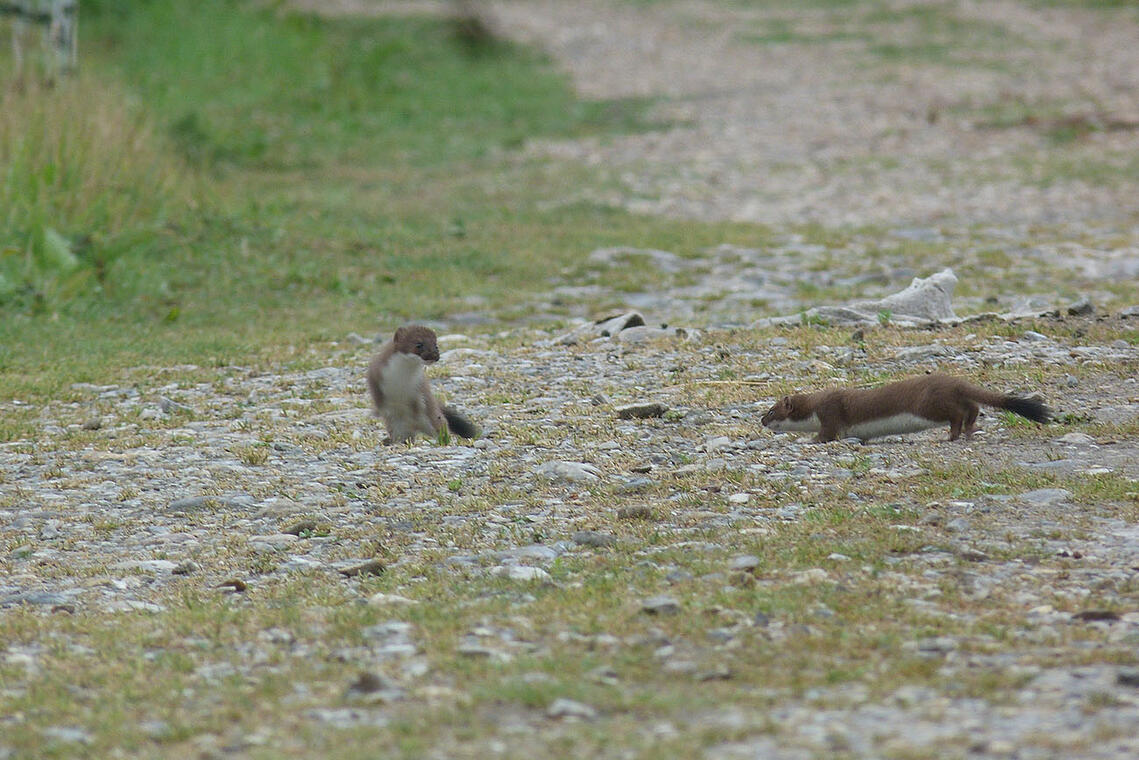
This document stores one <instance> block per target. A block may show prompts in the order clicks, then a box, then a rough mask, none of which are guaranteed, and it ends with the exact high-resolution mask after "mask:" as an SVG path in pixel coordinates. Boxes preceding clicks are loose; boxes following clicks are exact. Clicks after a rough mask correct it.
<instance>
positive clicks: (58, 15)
mask: <svg viewBox="0 0 1139 760" xmlns="http://www.w3.org/2000/svg"><path fill="white" fill-rule="evenodd" d="M0 16H8V17H10V18H11V19H12V60H13V63H14V64H15V69H16V74H17V76H18V75H19V74H21V73H22V70H23V66H24V61H25V56H26V53H27V47H26V45H25V44H24V33H25V31H26V30H27V26H28V24H37V25H39V26H42V27H43V32H44V34H43V58H44V69H45V74H46V75H47V78H48V79H54V78H55V76H56V74H63V73H67V72H69V71H73V70H74V69H75V67H76V66H77V65H78V63H79V44H78V40H79V34H78V32H79V0H0Z"/></svg>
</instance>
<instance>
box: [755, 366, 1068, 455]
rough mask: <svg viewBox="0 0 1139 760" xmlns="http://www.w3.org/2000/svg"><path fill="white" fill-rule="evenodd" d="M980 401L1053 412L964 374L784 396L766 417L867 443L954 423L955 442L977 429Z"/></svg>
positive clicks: (1041, 416) (780, 427) (778, 425)
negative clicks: (971, 380)
mask: <svg viewBox="0 0 1139 760" xmlns="http://www.w3.org/2000/svg"><path fill="white" fill-rule="evenodd" d="M980 404H983V405H985V406H993V407H997V408H999V409H1007V410H1008V411H1010V412H1013V413H1014V414H1019V415H1020V416H1021V417H1027V418H1028V419H1030V420H1032V421H1033V422H1047V421H1048V420H1049V419H1050V418H1051V416H1052V415H1051V412H1049V411H1048V408H1047V407H1046V406H1044V404H1042V403H1040V402H1039V401H1037V400H1035V399H1029V398H1018V397H1016V396H1007V395H1005V394H1002V393H995V392H993V391H988V390H985V389H984V388H979V387H977V386H976V385H973V384H972V383H969V382H966V381H965V380H962V379H961V378H959V377H951V376H950V375H923V376H921V377H912V378H910V379H909V380H901V381H899V382H896V383H890V384H889V385H883V386H882V387H880V388H873V389H871V390H850V389H845V388H836V389H831V390H825V391H818V392H816V393H799V394H796V395H794V396H784V397H783V398H781V399H780V400H779V401H777V402H776V403H775V405H774V406H773V407H771V408H770V409H769V410H768V411H767V413H766V414H765V415H763V420H762V422H763V425H764V427H768V428H771V429H772V430H775V431H779V432H786V431H801V432H811V433H818V435H817V436H816V437H815V441H816V442H818V443H826V442H827V441H833V440H836V439H838V438H860V439H862V440H863V441H867V440H870V439H871V438H877V437H879V436H883V435H900V434H902V433H915V432H917V431H919V430H928V429H929V428H934V427H938V426H939V425H944V424H946V423H948V424H949V440H951V441H955V440H957V438H958V437H960V435H961V433H965V437H966V438H968V437H970V436H972V435H973V432H974V431H975V430H976V429H977V413H978V411H979V406H978V405H980Z"/></svg>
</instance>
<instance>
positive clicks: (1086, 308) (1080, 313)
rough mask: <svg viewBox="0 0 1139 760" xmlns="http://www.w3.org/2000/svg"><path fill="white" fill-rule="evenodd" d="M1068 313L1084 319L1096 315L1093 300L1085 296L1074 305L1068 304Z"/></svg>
mask: <svg viewBox="0 0 1139 760" xmlns="http://www.w3.org/2000/svg"><path fill="white" fill-rule="evenodd" d="M1067 311H1068V314H1070V315H1071V316H1074V317H1084V316H1088V315H1090V314H1095V306H1093V305H1092V302H1091V299H1089V298H1087V297H1086V296H1085V297H1083V298H1081V299H1080V300H1078V301H1075V302H1074V303H1071V304H1068V309H1067Z"/></svg>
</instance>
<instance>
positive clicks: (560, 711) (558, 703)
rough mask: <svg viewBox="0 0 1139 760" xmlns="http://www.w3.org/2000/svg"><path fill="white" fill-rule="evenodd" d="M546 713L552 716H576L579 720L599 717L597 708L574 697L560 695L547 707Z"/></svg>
mask: <svg viewBox="0 0 1139 760" xmlns="http://www.w3.org/2000/svg"><path fill="white" fill-rule="evenodd" d="M546 715H547V717H550V718H555V719H559V718H576V719H578V720H593V719H594V718H596V717H597V710H596V709H594V708H593V707H591V706H589V705H587V704H585V703H584V702H577V701H575V700H572V699H566V698H564V697H559V698H558V699H555V700H554V701H553V702H552V703H550V706H549V707H548V708H546Z"/></svg>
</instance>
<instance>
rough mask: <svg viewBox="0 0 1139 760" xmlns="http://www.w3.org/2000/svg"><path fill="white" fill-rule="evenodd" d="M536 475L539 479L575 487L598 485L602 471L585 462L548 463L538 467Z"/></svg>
mask: <svg viewBox="0 0 1139 760" xmlns="http://www.w3.org/2000/svg"><path fill="white" fill-rule="evenodd" d="M535 474H536V475H537V476H538V477H539V478H543V479H545V480H549V481H552V482H555V483H571V484H575V485H581V484H590V483H597V482H599V481H600V480H601V471H600V470H599V469H597V467H595V466H594V465H591V464H587V463H585V462H561V461H558V462H546V463H545V464H542V465H540V466H539V467H538V469H537V470H536V471H535Z"/></svg>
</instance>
